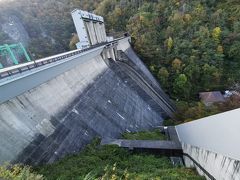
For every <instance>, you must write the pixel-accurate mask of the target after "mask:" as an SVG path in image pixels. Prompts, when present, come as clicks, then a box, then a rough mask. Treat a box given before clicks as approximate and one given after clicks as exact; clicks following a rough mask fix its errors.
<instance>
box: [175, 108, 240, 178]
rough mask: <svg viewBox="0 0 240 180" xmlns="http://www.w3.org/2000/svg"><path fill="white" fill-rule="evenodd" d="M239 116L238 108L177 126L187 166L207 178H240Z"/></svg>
mask: <svg viewBox="0 0 240 180" xmlns="http://www.w3.org/2000/svg"><path fill="white" fill-rule="evenodd" d="M239 117H240V109H236V110H233V111H229V112H225V113H221V114H217V115H214V116H210V117H206V118H203V119H200V120H196V121H193V122H190V123H185V124H182V125H178V126H176V130H177V132H178V136H179V139H180V141H181V143H182V147H183V151H184V153H185V154H184V159H185V164H186V166H187V167H196V169H197V170H198V172H199V173H200V174H202V175H205V176H206V177H207V178H208V179H217V180H218V179H224V180H238V179H240V151H239V149H240V145H239V137H240V131H239V127H240V121H239ZM196 163H198V164H199V165H200V166H202V167H203V168H204V169H205V172H204V171H203V170H201V169H199V167H198V166H196Z"/></svg>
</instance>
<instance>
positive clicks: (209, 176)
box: [183, 153, 216, 180]
mask: <svg viewBox="0 0 240 180" xmlns="http://www.w3.org/2000/svg"><path fill="white" fill-rule="evenodd" d="M183 156H186V157H188V158H189V159H191V161H192V162H193V163H194V164H195V165H196V166H197V167H198V168H199V169H201V170H202V171H203V173H204V174H205V175H207V177H208V178H209V179H211V180H216V178H214V177H213V175H211V174H210V173H209V172H208V171H207V170H206V169H204V168H203V167H202V166H201V165H200V164H199V163H198V162H197V161H196V160H195V159H193V158H192V157H191V156H190V155H189V154H187V153H183Z"/></svg>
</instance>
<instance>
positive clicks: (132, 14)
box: [0, 0, 240, 121]
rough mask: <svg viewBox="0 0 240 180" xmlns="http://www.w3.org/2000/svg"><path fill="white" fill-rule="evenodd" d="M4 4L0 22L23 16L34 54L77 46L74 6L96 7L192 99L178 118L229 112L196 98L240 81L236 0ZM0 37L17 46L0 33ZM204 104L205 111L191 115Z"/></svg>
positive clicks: (182, 96) (173, 91) (168, 82)
mask: <svg viewBox="0 0 240 180" xmlns="http://www.w3.org/2000/svg"><path fill="white" fill-rule="evenodd" d="M0 3H1V6H0V22H1V24H3V23H4V22H6V20H7V19H8V18H7V17H8V16H10V15H14V16H17V17H18V18H19V19H20V20H21V22H22V23H23V25H24V27H25V29H26V30H27V32H28V34H29V36H30V42H29V43H30V44H29V49H30V52H31V53H32V54H33V55H35V58H40V57H45V56H48V55H52V54H56V53H59V52H63V51H67V50H70V49H74V48H75V46H74V44H75V43H76V42H77V41H78V38H77V36H76V34H75V28H74V25H73V22H72V19H71V16H70V12H71V10H73V9H74V8H80V9H85V10H88V11H93V10H94V9H95V12H96V13H97V14H100V15H102V16H104V17H105V20H106V25H107V26H106V27H107V31H108V33H110V34H113V35H115V36H116V35H117V36H118V35H120V34H122V33H123V32H125V31H128V32H129V33H130V35H131V36H132V40H133V46H134V48H135V50H136V51H137V52H138V54H139V55H140V56H141V58H142V59H143V60H144V62H145V64H147V66H148V67H149V69H150V70H151V72H152V73H153V74H154V75H155V77H156V78H157V79H158V80H159V82H160V84H161V86H162V87H163V89H164V90H165V91H166V92H167V93H168V94H169V95H170V97H171V98H172V99H174V100H175V101H176V102H177V103H178V104H179V103H180V104H181V103H182V102H183V101H184V102H188V103H185V105H184V106H183V107H180V108H179V112H178V114H184V113H186V115H183V116H182V117H180V119H183V118H184V116H187V117H186V119H187V121H188V120H190V119H194V118H199V117H203V116H206V115H211V114H214V113H217V112H221V111H222V110H224V109H229V108H228V107H225V108H224V107H221V108H218V107H217V108H216V107H215V106H214V107H213V110H209V109H206V108H205V107H203V106H202V105H201V104H200V103H199V102H197V101H198V93H199V92H201V91H212V90H225V89H229V87H232V86H233V85H234V84H237V83H239V78H238V77H239V75H240V71H239V68H240V50H239V49H240V5H239V2H238V0H218V1H217V0H167V1H160V0H139V1H137V0H97V1H95V0H81V1H77V0H70V1H64V0H59V1H54V0H46V1H44V2H42V1H40V0H27V1H23V0H19V1H0ZM0 29H1V28H0ZM0 42H1V43H2V44H4V43H11V39H10V38H9V37H8V35H7V34H6V33H4V31H2V30H0ZM183 104H184V103H183ZM185 107H187V109H186V108H185ZM234 107H236V106H234ZM199 108H200V109H201V112H200V111H197V112H199V114H196V113H193V114H191V115H190V117H188V116H189V113H190V112H191V111H192V112H193V111H196V110H197V109H199ZM182 110H183V111H182ZM202 111H205V112H202Z"/></svg>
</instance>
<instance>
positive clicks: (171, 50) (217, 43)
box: [97, 0, 240, 100]
mask: <svg viewBox="0 0 240 180" xmlns="http://www.w3.org/2000/svg"><path fill="white" fill-rule="evenodd" d="M97 12H98V13H100V14H102V15H104V16H105V17H106V20H107V24H108V29H109V30H115V31H120V30H121V31H124V30H126V31H128V32H130V34H131V36H132V38H133V42H134V46H135V49H136V51H137V52H138V53H139V54H140V55H141V56H142V58H143V59H144V61H145V63H147V64H148V66H149V67H150V69H151V71H152V72H153V73H154V74H155V75H156V77H158V79H159V80H160V82H161V85H162V86H163V87H164V88H165V90H167V91H168V92H169V94H171V96H172V97H173V98H175V99H184V100H191V99H194V98H196V97H197V94H198V92H200V91H209V90H214V89H217V90H221V89H224V88H228V87H229V86H231V85H232V84H233V83H236V82H238V79H239V75H240V73H239V72H240V71H239V69H240V21H239V19H240V4H239V1H238V0H225V1H224V0H221V1H217V0H201V1H199V0H167V1H162V0H161V1H156V0H155V1H154V0H152V1H147V0H146V1H136V0H131V1H126V0H121V1H117V0H104V1H103V2H102V3H101V6H98V8H97Z"/></svg>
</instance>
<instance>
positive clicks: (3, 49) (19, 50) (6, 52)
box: [0, 43, 31, 69]
mask: <svg viewBox="0 0 240 180" xmlns="http://www.w3.org/2000/svg"><path fill="white" fill-rule="evenodd" d="M15 54H17V55H24V57H25V59H26V60H27V61H31V58H30V56H29V55H28V53H27V51H26V49H25V48H24V46H23V45H22V43H18V44H11V45H8V44H4V45H2V46H0V56H2V57H3V56H9V57H10V58H11V60H12V62H13V64H14V65H17V64H19V61H18V59H17V57H16V55H15ZM2 64H3V62H0V69H1V68H4V66H3V65H2Z"/></svg>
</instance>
